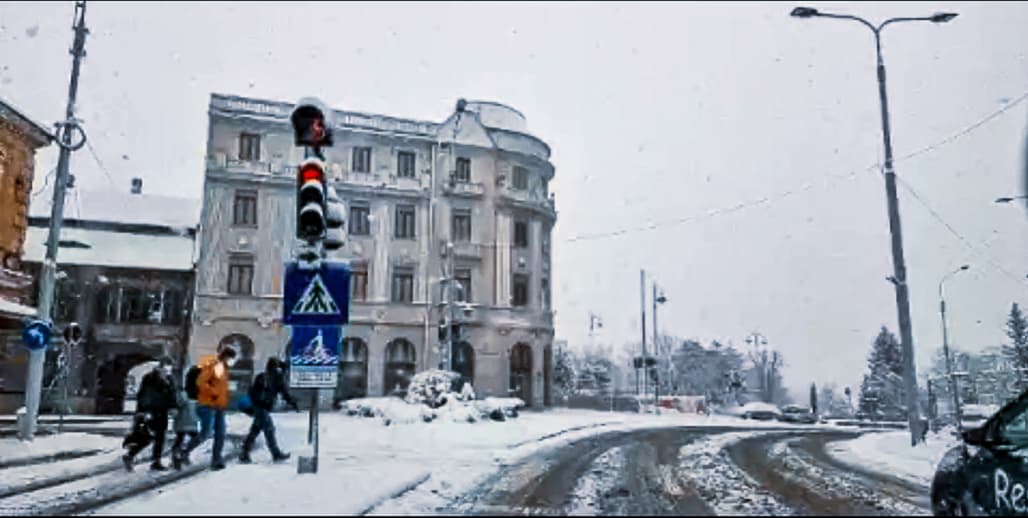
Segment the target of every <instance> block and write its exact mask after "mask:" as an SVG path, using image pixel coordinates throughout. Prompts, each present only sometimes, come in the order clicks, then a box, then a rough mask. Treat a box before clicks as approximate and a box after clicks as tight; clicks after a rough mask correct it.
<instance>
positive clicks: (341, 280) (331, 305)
mask: <svg viewBox="0 0 1028 518" xmlns="http://www.w3.org/2000/svg"><path fill="white" fill-rule="evenodd" d="M285 272H286V279H285V289H283V290H282V291H283V293H282V323H283V324H285V325H290V326H340V325H345V324H347V323H349V321H350V268H349V267H348V266H347V265H346V263H342V262H334V261H322V262H321V265H320V267H319V268H317V269H305V268H301V267H300V264H299V263H298V262H296V261H289V262H286V268H285Z"/></svg>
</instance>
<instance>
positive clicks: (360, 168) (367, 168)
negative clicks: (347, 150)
mask: <svg viewBox="0 0 1028 518" xmlns="http://www.w3.org/2000/svg"><path fill="white" fill-rule="evenodd" d="M351 169H352V170H353V172H355V173H370V172H371V148H370V147H355V148H353V163H352V167H351Z"/></svg>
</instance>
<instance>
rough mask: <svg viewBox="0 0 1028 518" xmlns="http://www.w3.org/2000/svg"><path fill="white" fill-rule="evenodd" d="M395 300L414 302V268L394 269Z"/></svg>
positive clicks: (407, 302) (393, 295) (393, 294)
mask: <svg viewBox="0 0 1028 518" xmlns="http://www.w3.org/2000/svg"><path fill="white" fill-rule="evenodd" d="M392 291H393V293H392V299H391V300H392V301H393V302H402V303H406V304H410V303H412V302H414V269H413V268H396V269H394V270H393V290H392Z"/></svg>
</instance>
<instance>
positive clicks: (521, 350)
mask: <svg viewBox="0 0 1028 518" xmlns="http://www.w3.org/2000/svg"><path fill="white" fill-rule="evenodd" d="M510 393H511V396H513V397H516V398H521V399H522V400H523V401H524V402H525V405H527V406H532V348H531V347H529V346H528V345H525V344H517V345H515V346H514V347H512V348H511V350H510Z"/></svg>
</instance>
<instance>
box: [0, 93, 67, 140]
mask: <svg viewBox="0 0 1028 518" xmlns="http://www.w3.org/2000/svg"><path fill="white" fill-rule="evenodd" d="M0 118H3V119H4V120H8V121H10V122H11V123H12V124H14V125H15V126H17V127H18V128H19V129H20V130H21V131H24V132H25V134H26V135H28V136H29V137H30V138H31V139H32V141H33V144H35V145H36V147H42V146H45V145H47V144H49V143H50V142H51V141H52V140H53V138H54V137H53V134H51V133H50V132H49V131H48V130H47V129H46V128H44V127H43V126H42V125H41V124H39V123H38V122H36V121H34V120H32V119H30V118H29V117H28V116H27V115H25V114H24V113H21V112H20V111H19V110H18V109H17V108H15V107H14V106H12V105H11V103H9V102H7V101H4V100H3V99H2V98H0Z"/></svg>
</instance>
